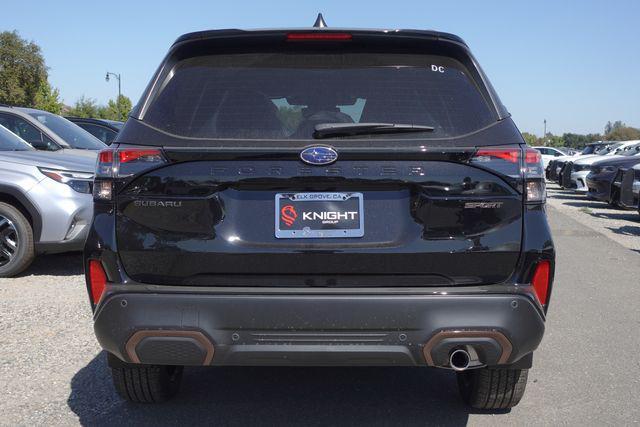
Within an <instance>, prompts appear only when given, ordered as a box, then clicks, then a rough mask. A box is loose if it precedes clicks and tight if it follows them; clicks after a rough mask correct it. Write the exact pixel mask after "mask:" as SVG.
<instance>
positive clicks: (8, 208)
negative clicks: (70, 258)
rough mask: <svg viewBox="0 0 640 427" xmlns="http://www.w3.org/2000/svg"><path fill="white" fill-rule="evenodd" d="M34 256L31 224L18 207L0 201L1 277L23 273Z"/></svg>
mask: <svg viewBox="0 0 640 427" xmlns="http://www.w3.org/2000/svg"><path fill="white" fill-rule="evenodd" d="M34 257H35V248H34V244H33V229H32V228H31V224H29V221H28V220H27V218H25V216H24V215H23V214H22V212H20V211H19V210H18V209H16V208H15V207H13V206H12V205H9V204H7V203H1V202H0V277H12V276H15V275H16V274H19V273H22V272H23V271H24V270H25V269H26V268H27V267H29V265H31V263H32V262H33V258H34Z"/></svg>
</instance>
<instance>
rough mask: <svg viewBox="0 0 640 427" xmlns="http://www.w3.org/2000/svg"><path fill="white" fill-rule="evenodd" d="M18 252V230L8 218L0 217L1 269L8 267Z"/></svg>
mask: <svg viewBox="0 0 640 427" xmlns="http://www.w3.org/2000/svg"><path fill="white" fill-rule="evenodd" d="M17 251H18V230H16V227H15V225H14V224H13V222H11V220H9V219H8V218H6V217H4V216H2V215H0V267H1V266H3V265H7V264H8V263H9V262H11V260H12V259H13V257H14V256H15V254H16V252H17Z"/></svg>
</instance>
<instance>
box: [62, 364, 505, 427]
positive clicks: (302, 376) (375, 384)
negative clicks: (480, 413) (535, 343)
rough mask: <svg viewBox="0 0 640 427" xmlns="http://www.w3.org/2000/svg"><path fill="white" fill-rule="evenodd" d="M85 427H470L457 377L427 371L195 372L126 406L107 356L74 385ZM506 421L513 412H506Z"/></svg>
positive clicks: (72, 402)
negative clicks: (164, 394) (159, 399)
mask: <svg viewBox="0 0 640 427" xmlns="http://www.w3.org/2000/svg"><path fill="white" fill-rule="evenodd" d="M67 404H68V406H69V408H70V409H71V410H72V411H73V412H74V413H75V414H77V416H78V418H79V420H80V423H81V424H82V425H118V424H120V425H124V424H126V425H154V426H162V425H193V424H196V425H200V424H207V425H243V426H244V425H305V426H307V425H367V426H372V425H425V424H435V425H451V426H458V425H466V424H467V420H468V416H469V414H470V413H471V412H470V410H469V408H468V407H466V406H465V405H464V404H463V403H462V401H461V400H460V397H459V395H458V391H457V385H456V380H455V376H454V375H453V374H452V373H450V372H447V371H442V370H436V369H422V368H403V367H390V368H320V367H318V368H315V367H314V368H308V367H295V368H284V367H277V368H276V367H242V368H241V367H214V368H187V369H185V371H184V376H183V381H182V387H181V390H180V393H179V394H178V396H177V397H176V398H174V399H173V400H171V401H169V402H167V403H163V404H156V405H153V404H152V405H143V404H132V403H127V402H124V401H123V400H121V399H120V398H119V397H118V396H117V395H116V393H115V391H114V389H113V386H112V384H111V377H110V373H109V369H108V368H107V365H106V357H105V354H104V352H103V353H100V354H98V355H97V356H96V357H95V358H94V359H93V360H92V361H91V362H90V363H89V364H88V365H87V366H85V367H83V368H82V369H80V371H78V372H77V373H76V374H75V376H74V377H73V379H72V380H71V393H70V395H69V398H68V399H67ZM505 413H506V412H505Z"/></svg>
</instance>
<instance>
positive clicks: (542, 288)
mask: <svg viewBox="0 0 640 427" xmlns="http://www.w3.org/2000/svg"><path fill="white" fill-rule="evenodd" d="M550 279H551V263H550V262H549V261H547V260H543V261H540V262H538V265H536V270H535V272H534V273H533V279H531V285H532V286H533V290H534V291H535V294H536V297H537V298H538V301H540V304H542V305H547V303H548V302H549V301H548V298H549V280H550Z"/></svg>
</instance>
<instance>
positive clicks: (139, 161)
mask: <svg viewBox="0 0 640 427" xmlns="http://www.w3.org/2000/svg"><path fill="white" fill-rule="evenodd" d="M163 163H166V159H165V157H164V155H163V154H162V150H159V149H155V148H120V149H116V150H113V149H108V150H104V151H101V152H100V154H98V163H97V165H96V180H95V184H94V186H93V197H94V199H95V200H102V201H111V200H112V198H113V191H114V181H113V180H114V179H118V178H127V177H130V176H133V175H137V174H139V173H141V172H144V171H146V170H148V169H151V168H154V167H156V166H160V165H162V164H163Z"/></svg>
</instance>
